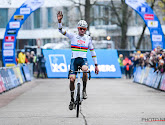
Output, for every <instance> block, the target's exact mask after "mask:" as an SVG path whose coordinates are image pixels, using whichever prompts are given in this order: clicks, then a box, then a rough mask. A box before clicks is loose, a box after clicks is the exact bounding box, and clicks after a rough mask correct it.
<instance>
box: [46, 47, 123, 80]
mask: <svg viewBox="0 0 165 125" xmlns="http://www.w3.org/2000/svg"><path fill="white" fill-rule="evenodd" d="M95 51H96V55H97V60H98V64H99V65H98V67H99V70H100V72H99V74H98V75H96V74H95V66H94V62H93V59H92V57H91V54H90V52H89V51H88V53H87V59H88V66H89V69H90V71H91V76H92V77H93V78H121V71H120V66H119V63H118V55H117V51H116V50H100V49H98V50H95ZM43 54H44V57H45V58H46V70H47V74H48V77H49V78H67V77H68V71H69V69H70V60H71V50H43Z"/></svg>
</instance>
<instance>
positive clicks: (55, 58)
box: [49, 54, 116, 72]
mask: <svg viewBox="0 0 165 125" xmlns="http://www.w3.org/2000/svg"><path fill="white" fill-rule="evenodd" d="M49 61H50V65H51V71H52V72H68V70H69V67H70V65H67V64H66V58H65V55H63V54H51V55H49ZM98 68H99V70H100V72H116V67H115V65H99V66H98ZM89 70H90V71H91V72H95V66H94V65H90V66H89Z"/></svg>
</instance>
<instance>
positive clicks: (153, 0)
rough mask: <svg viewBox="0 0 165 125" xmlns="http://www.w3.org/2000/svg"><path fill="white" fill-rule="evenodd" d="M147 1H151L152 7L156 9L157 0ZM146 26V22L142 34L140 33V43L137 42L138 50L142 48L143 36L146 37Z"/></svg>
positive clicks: (149, 0)
mask: <svg viewBox="0 0 165 125" xmlns="http://www.w3.org/2000/svg"><path fill="white" fill-rule="evenodd" d="M147 2H149V3H151V8H152V9H154V5H155V2H156V0H148V1H147ZM146 27H147V25H146V24H144V26H143V31H142V34H141V35H140V38H139V40H138V43H137V46H136V49H137V50H138V49H140V45H141V43H142V40H143V37H144V32H145V30H146Z"/></svg>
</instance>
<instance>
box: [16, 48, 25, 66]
mask: <svg viewBox="0 0 165 125" xmlns="http://www.w3.org/2000/svg"><path fill="white" fill-rule="evenodd" d="M25 58H26V55H25V50H24V49H22V50H21V52H20V53H19V54H18V64H24V63H25Z"/></svg>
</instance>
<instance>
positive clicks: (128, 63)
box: [123, 56, 132, 79]
mask: <svg viewBox="0 0 165 125" xmlns="http://www.w3.org/2000/svg"><path fill="white" fill-rule="evenodd" d="M123 65H124V69H125V75H126V78H128V77H129V79H130V78H131V65H132V62H131V60H130V59H129V58H128V57H127V56H126V57H125V59H124V60H123Z"/></svg>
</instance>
